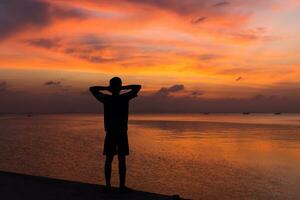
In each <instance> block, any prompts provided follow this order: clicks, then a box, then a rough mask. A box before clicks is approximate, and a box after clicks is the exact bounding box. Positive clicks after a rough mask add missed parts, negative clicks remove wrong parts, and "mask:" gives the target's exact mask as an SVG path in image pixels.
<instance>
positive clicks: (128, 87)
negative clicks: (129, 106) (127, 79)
mask: <svg viewBox="0 0 300 200" xmlns="http://www.w3.org/2000/svg"><path fill="white" fill-rule="evenodd" d="M141 88H142V86H141V85H126V86H122V90H130V91H129V92H127V93H125V94H123V95H126V96H128V97H129V99H132V98H134V97H136V96H137V94H138V93H139V91H140V90H141Z"/></svg>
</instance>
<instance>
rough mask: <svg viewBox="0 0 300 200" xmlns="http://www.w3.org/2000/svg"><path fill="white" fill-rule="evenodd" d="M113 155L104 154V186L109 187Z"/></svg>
mask: <svg viewBox="0 0 300 200" xmlns="http://www.w3.org/2000/svg"><path fill="white" fill-rule="evenodd" d="M113 158H114V156H113V155H106V160H105V167H104V172H105V181H106V186H107V187H110V186H111V185H110V178H111V163H112V161H113Z"/></svg>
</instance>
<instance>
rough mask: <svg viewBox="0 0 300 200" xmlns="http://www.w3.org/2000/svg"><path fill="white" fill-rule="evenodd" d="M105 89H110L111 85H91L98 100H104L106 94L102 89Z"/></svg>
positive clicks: (91, 90)
mask: <svg viewBox="0 0 300 200" xmlns="http://www.w3.org/2000/svg"><path fill="white" fill-rule="evenodd" d="M103 90H109V87H107V86H92V87H90V92H91V93H92V94H93V96H94V97H95V98H96V99H97V100H98V101H101V102H103V99H104V96H105V94H104V93H103V92H101V91H103Z"/></svg>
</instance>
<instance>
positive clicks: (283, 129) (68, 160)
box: [0, 114, 300, 199]
mask: <svg viewBox="0 0 300 200" xmlns="http://www.w3.org/2000/svg"><path fill="white" fill-rule="evenodd" d="M129 123H130V124H129V133H128V135H129V144H130V156H129V157H128V178H127V182H128V185H129V186H130V187H132V188H135V189H138V190H145V191H149V192H156V193H163V194H180V195H181V196H183V197H186V198H192V199H220V198H222V199H300V190H299V185H300V169H299V166H300V115H298V114H283V115H278V116H275V115H271V114H253V115H240V114H227V115H221V114H212V115H193V114H185V115H166V114H163V115H132V116H130V122H129ZM103 138H104V131H103V118H102V117H101V115H35V116H32V117H27V116H24V115H2V116H0V170H5V171H12V172H20V173H26V174H32V175H40V176H49V177H55V178H62V179H68V180H77V181H82V182H90V183H97V184H104V176H103V161H104V158H103V156H102V143H103ZM116 164H117V162H115V163H114V168H113V185H116V186H117V185H118V172H117V165H116Z"/></svg>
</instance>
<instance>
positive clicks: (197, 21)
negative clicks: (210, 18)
mask: <svg viewBox="0 0 300 200" xmlns="http://www.w3.org/2000/svg"><path fill="white" fill-rule="evenodd" d="M206 20H207V17H199V18H197V19H194V20H192V23H193V24H199V23H202V22H204V21H206Z"/></svg>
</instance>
